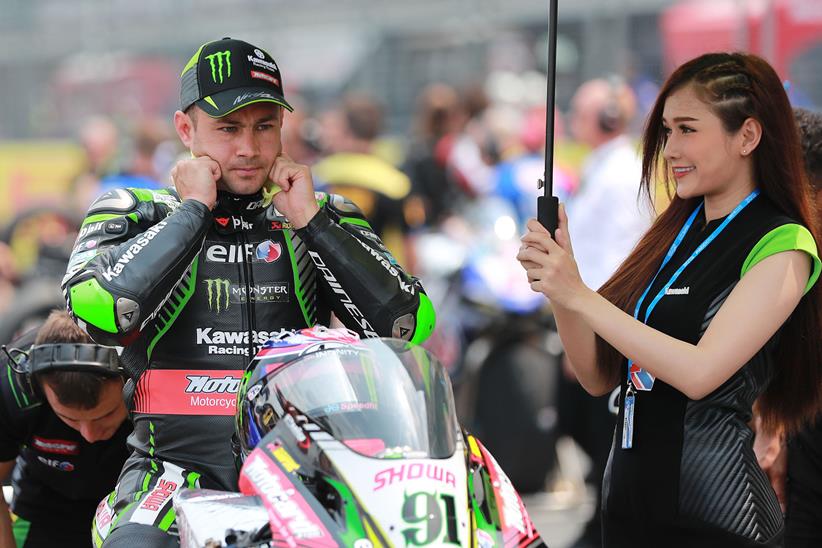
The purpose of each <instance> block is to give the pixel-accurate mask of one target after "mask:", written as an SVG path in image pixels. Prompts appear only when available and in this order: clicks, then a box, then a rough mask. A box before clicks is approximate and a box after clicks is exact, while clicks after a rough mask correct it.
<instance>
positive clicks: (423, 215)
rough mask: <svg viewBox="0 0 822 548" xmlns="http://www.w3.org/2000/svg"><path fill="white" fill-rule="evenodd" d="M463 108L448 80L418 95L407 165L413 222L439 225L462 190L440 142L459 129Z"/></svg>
mask: <svg viewBox="0 0 822 548" xmlns="http://www.w3.org/2000/svg"><path fill="white" fill-rule="evenodd" d="M459 109H460V105H459V96H458V95H457V92H456V90H455V89H454V88H452V87H451V86H449V85H446V84H439V83H438V84H431V85H429V86H428V87H426V88H425V89H424V90H423V91H422V93H421V94H420V96H419V98H418V99H417V111H416V113H415V116H414V122H413V123H414V137H413V141H412V142H411V145H410V147H409V150H408V155H407V157H406V161H405V165H404V166H403V170H404V171H405V173H406V174H407V175H408V177H409V178H410V179H411V185H412V191H411V192H412V196H413V197H414V199H413V200H411V206H410V208H411V211H412V214H411V215H409V217H410V218H411V219H410V223H409V224H411V225H412V226H419V225H427V226H436V225H437V224H438V223H439V222H440V221H442V220H443V219H444V218H445V217H446V216H447V215H448V214H450V213H451V211H452V209H453V207H454V205H455V200H456V199H457V196H458V195H459V193H460V191H459V190H458V189H457V188H456V187H455V184H454V181H453V178H452V177H451V176H450V175H449V173H448V171H447V169H446V158H445V157H444V156H443V155H441V154H438V153H437V149H438V147H439V146H440V143H443V142H444V141H445V140H447V139H450V138H453V136H454V134H455V132H456V131H457V130H458V129H459V116H460V115H459ZM415 200H419V202H417V201H415ZM420 202H421V203H420Z"/></svg>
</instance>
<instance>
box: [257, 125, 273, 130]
mask: <svg viewBox="0 0 822 548" xmlns="http://www.w3.org/2000/svg"><path fill="white" fill-rule="evenodd" d="M273 127H274V126H273V125H271V124H260V125H259V126H257V130H258V131H268V130H269V129H271V128H273Z"/></svg>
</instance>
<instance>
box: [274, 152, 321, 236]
mask: <svg viewBox="0 0 822 548" xmlns="http://www.w3.org/2000/svg"><path fill="white" fill-rule="evenodd" d="M269 178H270V179H271V182H272V183H274V184H275V185H277V186H278V187H280V192H277V194H275V195H274V206H275V207H276V208H277V209H278V210H279V211H280V212H281V213H282V214H283V215H285V217H286V218H287V219H288V220H289V221H291V224H293V225H294V228H303V227H304V226H305V225H307V224H308V221H310V220H311V219H312V217H314V215H316V214H317V212H318V211H319V210H320V208H319V207H318V206H317V200H316V198H315V197H314V181H313V180H312V178H311V170H310V169H308V166H304V165H300V164H297V163H295V162H294V161H293V160H291V158H289V157H288V156H286V155H285V153H283V154H281V155H280V156H278V157H277V160H276V161H275V162H274V166H273V167H272V168H271V173H270V174H269Z"/></svg>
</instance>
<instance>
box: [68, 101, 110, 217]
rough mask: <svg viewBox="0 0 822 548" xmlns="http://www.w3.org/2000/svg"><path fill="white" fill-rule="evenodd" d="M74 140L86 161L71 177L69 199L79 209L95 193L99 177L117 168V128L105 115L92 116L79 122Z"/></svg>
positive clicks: (81, 209) (82, 208)
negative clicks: (78, 172)
mask: <svg viewBox="0 0 822 548" xmlns="http://www.w3.org/2000/svg"><path fill="white" fill-rule="evenodd" d="M78 140H79V142H80V146H82V147H83V152H84V153H85V158H86V165H85V167H84V168H83V172H82V173H80V174H79V175H78V176H77V177H75V179H74V180H73V181H72V183H71V187H70V188H69V199H70V200H71V201H72V202H73V203H74V206H75V208H76V209H77V210H78V211H79V212H80V213H83V212H85V210H86V208H87V207H88V204H90V203H91V202H93V201H94V199H95V198H96V197H97V196H98V195H99V193H98V190H99V188H100V180H101V179H102V178H103V177H106V176H108V175H113V174H116V173H118V172H119V170H120V166H119V165H118V161H119V158H118V152H119V147H120V131H119V130H118V129H117V126H116V125H115V124H114V122H113V121H112V120H110V119H109V118H105V117H102V116H95V117H93V118H89V119H88V120H87V121H86V122H85V123H84V124H83V125H82V127H81V128H80V130H79V132H78Z"/></svg>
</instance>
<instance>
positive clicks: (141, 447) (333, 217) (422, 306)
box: [62, 189, 434, 489]
mask: <svg viewBox="0 0 822 548" xmlns="http://www.w3.org/2000/svg"><path fill="white" fill-rule="evenodd" d="M317 201H318V205H320V211H319V213H317V214H316V215H315V216H314V218H312V219H311V221H310V222H309V224H308V225H307V226H306V227H304V228H302V229H299V230H295V229H293V227H292V226H291V225H290V223H289V222H288V220H287V219H286V218H285V217H284V216H283V215H282V214H281V213H279V212H278V211H277V210H276V208H275V207H274V206H273V205H272V204H271V199H270V197H266V196H265V195H263V194H262V193H258V194H256V195H253V196H235V195H230V194H227V193H218V201H217V205H216V206H215V208H214V211H213V212H212V211H210V210H209V209H208V207H206V206H205V205H204V204H202V203H201V202H198V201H196V200H185V201H182V202H181V201H180V199H179V197H178V195H177V194H176V192H175V191H174V190H172V189H166V190H159V191H151V190H144V189H117V190H113V191H111V192H108V193H106V194H104V195H103V196H101V197H100V198H98V199H97V201H96V202H95V203H94V204H92V206H91V208H90V210H89V214H88V217H87V218H86V219H85V221H84V222H83V225H82V228H81V230H80V234H79V237H78V239H77V243H76V246H75V248H74V251H73V252H72V255H71V259H70V261H69V266H68V271H67V273H66V277H65V278H64V280H63V284H62V285H63V292H64V295H65V297H66V302H67V304H68V309H69V311H70V312H71V314H72V315H73V316H74V318H75V319H76V321H77V322H78V324H79V325H80V326H81V327H82V328H84V329H85V330H86V331H87V332H88V334H89V335H90V336H91V337H92V338H93V339H94V340H95V341H97V342H98V343H100V344H108V345H117V346H122V347H124V349H123V353H122V356H121V360H122V362H123V365H124V367H125V369H126V371H127V372H128V374H129V377H130V379H131V380H130V381H129V383H128V385H127V388H126V399H127V404H128V406H129V409H130V410H131V412H132V418H133V421H134V434H133V436H132V437H131V438H130V439H129V443H130V444H131V445H132V447H133V448H134V449H135V450H136V451H137V452H138V453H141V454H143V455H145V456H146V457H150V458H157V459H161V460H164V461H171V462H173V463H175V464H177V465H179V466H182V467H185V468H188V469H191V470H197V471H198V472H200V473H202V474H203V475H204V476H206V477H208V478H209V479H211V480H212V482H214V483H215V484H216V487H217V488H223V489H232V488H234V487H235V483H236V470H235V466H234V460H233V456H232V451H231V445H230V438H231V434H232V432H233V421H232V417H233V414H234V407H235V403H234V398H235V393H236V391H237V389H238V387H239V384H240V380H241V377H242V374H243V371H244V369H245V367H246V365H247V364H248V363H249V361H250V359H251V358H252V357H253V356H254V354H255V353H256V351H257V349H258V348H259V347H260V346H261V345H262V344H263V343H264V342H265V341H266V340H267V339H268V337H269V334H270V333H272V332H274V331H277V330H279V329H283V328H286V329H297V328H303V327H309V326H313V325H315V324H324V325H328V322H329V320H330V317H331V313H332V312H333V313H334V315H335V316H336V317H337V318H338V319H339V320H340V321H341V322H342V323H343V324H344V325H345V326H346V327H348V328H350V329H353V330H354V331H356V332H357V333H359V334H360V336H364V337H376V336H394V337H398V338H402V339H406V340H409V341H412V342H421V341H423V340H424V339H425V338H426V337H427V336H428V335H429V334H430V333H431V331H432V330H433V327H434V311H433V307H432V305H431V302H430V300H429V299H428V297H427V296H426V295H425V293H424V291H423V289H422V286H421V285H420V283H419V281H418V280H417V279H415V278H413V277H412V276H410V275H408V274H406V273H405V272H404V271H403V270H402V268H401V267H400V266H399V265H398V264H396V261H395V260H394V259H393V257H392V256H391V254H390V253H389V252H388V251H387V250H386V248H385V246H384V245H383V244H382V242H381V241H380V239H379V238H378V237H377V236H376V235H375V234H374V232H373V231H372V230H371V228H370V226H369V224H368V221H367V220H366V219H365V218H364V217H363V215H362V213H361V212H360V210H359V209H358V208H357V207H356V206H355V205H354V204H353V203H352V202H350V201H347V200H346V199H345V198H343V197H341V196H337V195H329V194H322V193H317ZM212 482H209V483H212Z"/></svg>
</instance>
